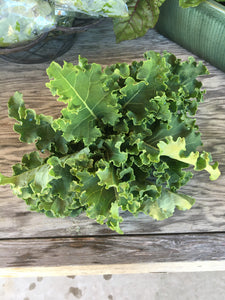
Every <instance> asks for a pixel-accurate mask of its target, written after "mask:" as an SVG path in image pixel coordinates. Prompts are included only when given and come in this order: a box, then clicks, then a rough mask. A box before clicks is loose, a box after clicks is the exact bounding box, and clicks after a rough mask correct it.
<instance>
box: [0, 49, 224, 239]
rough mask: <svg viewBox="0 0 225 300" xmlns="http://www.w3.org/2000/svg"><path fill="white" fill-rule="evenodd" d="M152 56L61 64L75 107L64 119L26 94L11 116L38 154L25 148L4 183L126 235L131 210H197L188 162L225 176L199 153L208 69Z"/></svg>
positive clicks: (60, 83)
mask: <svg viewBox="0 0 225 300" xmlns="http://www.w3.org/2000/svg"><path fill="white" fill-rule="evenodd" d="M144 57H145V60H143V61H140V62H136V61H134V62H132V63H131V64H130V65H128V64H126V63H117V64H114V65H111V66H108V67H106V68H105V69H104V70H102V67H101V66H100V65H99V64H96V63H92V64H88V61H87V60H86V59H85V58H82V57H79V62H78V64H77V65H73V64H72V63H67V62H64V65H63V67H61V66H60V65H59V64H57V63H56V62H52V63H51V65H50V66H49V68H48V69H47V74H48V76H49V78H50V82H49V83H47V87H48V88H49V89H50V91H51V92H52V94H53V95H54V96H58V99H57V100H58V101H62V102H64V103H65V104H66V107H65V108H63V109H62V111H61V116H60V117H59V118H58V119H53V118H52V117H50V116H46V115H43V114H36V113H35V111H34V110H32V109H27V108H26V107H25V104H24V101H23V96H22V94H21V93H19V92H16V93H15V94H14V96H12V97H11V98H10V100H9V103H8V108H9V116H10V117H11V118H14V119H15V120H16V121H17V122H16V124H15V125H14V130H15V131H16V132H18V133H19V134H20V140H21V141H23V142H26V143H35V144H36V147H37V151H34V152H31V153H28V154H25V155H24V157H23V159H22V162H21V163H18V164H16V165H14V166H13V172H14V173H13V175H12V176H11V177H6V176H4V175H2V174H0V184H1V185H5V184H10V185H11V188H12V189H13V191H14V193H15V194H16V195H17V196H18V197H20V198H22V199H24V200H25V201H26V203H27V204H28V205H29V206H30V208H31V210H33V211H37V212H43V213H46V215H47V216H54V217H65V216H78V215H79V214H80V213H81V212H86V215H87V216H88V217H89V218H93V219H95V220H96V221H97V222H98V223H100V224H104V223H105V224H106V225H107V226H108V227H109V228H111V229H112V230H115V231H117V232H118V233H122V230H121V229H120V226H119V224H120V222H122V221H123V219H122V217H121V215H120V212H121V210H123V211H126V210H128V211H129V212H131V213H132V214H133V215H135V216H136V215H138V214H139V213H140V212H143V213H145V214H147V215H149V216H151V217H152V218H154V219H156V220H163V219H165V218H168V217H170V216H172V215H173V213H174V211H175V209H176V208H177V209H179V210H186V209H190V208H191V207H192V205H193V204H194V201H195V200H194V199H193V198H192V197H191V196H188V195H184V194H182V193H179V192H178V190H179V188H180V187H181V186H183V185H185V184H186V183H187V182H188V181H189V179H190V178H191V177H192V176H193V174H192V172H191V171H190V170H189V169H188V170H187V168H188V167H189V166H192V167H193V168H194V170H196V171H201V170H205V171H207V172H208V173H209V175H210V179H211V180H216V179H217V178H218V177H219V175H220V171H219V169H218V163H217V162H216V163H214V164H212V159H211V155H210V154H209V153H207V152H202V153H199V152H198V151H197V148H198V146H200V145H202V142H201V138H200V132H199V130H198V126H197V125H196V123H195V119H194V118H193V116H194V115H195V113H196V110H197V107H198V104H199V103H200V102H202V100H203V95H204V91H202V90H201V82H199V81H197V80H196V77H198V76H199V75H204V74H207V72H208V71H207V69H206V67H205V66H203V64H202V63H199V64H197V63H196V62H195V60H194V59H193V58H189V60H188V61H185V62H181V60H179V59H177V58H176V57H175V56H174V55H173V54H170V53H167V52H165V53H164V54H162V55H160V54H159V53H156V52H153V51H149V52H146V53H145V55H144ZM41 152H45V153H46V155H47V154H48V156H47V157H46V158H43V157H42V155H40V153H41Z"/></svg>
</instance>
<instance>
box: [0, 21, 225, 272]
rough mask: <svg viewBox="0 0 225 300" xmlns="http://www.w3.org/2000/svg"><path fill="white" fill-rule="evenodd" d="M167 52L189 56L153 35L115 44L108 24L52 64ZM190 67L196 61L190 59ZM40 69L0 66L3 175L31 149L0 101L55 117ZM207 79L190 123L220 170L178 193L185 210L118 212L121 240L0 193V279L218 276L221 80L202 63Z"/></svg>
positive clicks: (223, 246)
mask: <svg viewBox="0 0 225 300" xmlns="http://www.w3.org/2000/svg"><path fill="white" fill-rule="evenodd" d="M150 49H152V50H156V51H159V52H162V51H164V50H167V51H170V52H173V53H174V54H175V55H176V56H178V57H179V58H181V59H186V58H187V57H188V56H190V55H193V54H191V53H190V52H188V51H186V50H185V49H183V48H181V47H179V46H178V45H176V44H175V43H173V42H171V41H169V40H168V39H166V38H164V37H163V36H161V35H159V34H158V33H157V32H156V31H154V30H150V31H149V32H148V33H147V34H146V36H145V37H143V38H139V39H137V40H135V41H126V42H122V43H120V44H116V43H115V38H114V34H113V30H112V23H111V22H110V21H108V20H106V21H104V22H102V23H100V24H98V25H97V26H96V27H95V28H92V29H90V30H88V31H87V32H84V33H81V34H79V35H78V36H77V37H76V40H75V44H74V47H73V48H72V49H71V50H70V51H69V52H67V53H66V54H65V55H64V56H63V57H60V58H59V59H57V61H58V62H60V63H61V62H62V61H63V60H67V61H70V62H73V63H77V57H78V55H79V54H81V55H82V56H83V57H87V58H88V60H89V62H94V61H95V62H97V63H100V64H102V65H103V66H105V65H107V64H111V63H116V62H131V61H132V60H140V59H142V55H143V53H144V52H145V51H147V50H150ZM195 58H196V59H197V60H198V61H199V60H200V59H199V58H197V57H195ZM48 65H49V64H48V63H44V64H37V65H22V64H14V63H8V62H6V61H4V60H2V59H0V105H1V109H0V170H1V172H2V173H3V174H4V175H8V176H9V175H10V174H11V166H12V165H13V164H15V163H16V162H19V161H20V159H21V158H22V155H23V154H24V153H25V152H28V151H30V150H31V149H33V146H32V145H31V146H30V145H29V146H27V145H26V144H23V143H21V142H19V141H18V135H17V134H16V133H14V132H13V124H14V121H13V120H12V119H9V118H8V115H7V102H8V99H9V97H10V96H11V95H13V93H14V92H15V91H20V92H22V93H23V94H24V99H25V102H26V103H27V105H28V107H30V108H34V109H35V110H36V111H37V112H38V113H45V114H47V115H53V116H54V117H57V116H58V115H59V111H60V105H61V104H60V103H57V102H56V101H55V99H54V97H52V96H51V95H50V92H49V90H48V89H47V88H45V83H46V82H47V81H48V77H47V75H46V72H45V70H46V68H47V67H48ZM206 65H207V67H208V69H209V71H210V75H208V76H205V77H204V78H202V82H203V85H204V86H203V87H204V88H205V89H206V90H207V94H206V96H205V102H204V103H203V104H201V105H200V109H199V111H198V113H197V118H198V119H197V123H198V125H199V127H200V131H201V132H202V140H203V142H204V145H205V150H206V151H208V152H211V153H212V155H213V158H214V161H215V160H218V161H219V163H220V170H221V173H222V175H221V177H220V178H219V179H218V180H217V181H215V182H211V181H210V180H209V179H208V174H207V173H206V172H202V173H198V175H197V176H194V178H193V179H192V180H191V181H190V182H189V184H188V185H187V186H186V187H185V188H183V189H182V190H183V191H184V192H187V193H188V194H189V195H191V196H193V197H195V198H196V204H195V205H194V207H193V208H192V209H191V210H190V211H186V212H178V211H177V212H176V213H175V215H174V217H172V218H170V219H168V220H165V221H161V222H156V221H154V220H152V219H150V217H147V216H144V215H139V216H138V217H137V218H134V217H132V216H131V215H130V214H127V213H124V214H123V217H124V223H123V225H122V229H123V231H124V232H125V234H124V235H123V236H121V235H117V234H116V233H114V232H112V231H110V230H109V229H107V228H106V227H104V226H101V225H98V224H97V223H95V222H94V221H92V220H89V219H88V218H87V217H86V216H85V215H82V216H80V217H78V218H74V219H73V218H65V219H51V218H47V217H46V216H45V215H41V214H38V213H35V212H30V211H28V210H27V206H26V204H25V203H24V202H23V200H21V199H18V198H16V197H15V196H13V194H12V191H11V190H10V187H9V186H4V187H1V188H0V275H1V276H36V275H39V276H40V275H46V276H47V275H74V274H104V273H146V272H169V271H170V272H173V271H175V272H179V271H202V270H225V74H224V73H223V72H221V71H219V70H218V69H216V68H215V67H213V66H211V65H209V64H208V63H206Z"/></svg>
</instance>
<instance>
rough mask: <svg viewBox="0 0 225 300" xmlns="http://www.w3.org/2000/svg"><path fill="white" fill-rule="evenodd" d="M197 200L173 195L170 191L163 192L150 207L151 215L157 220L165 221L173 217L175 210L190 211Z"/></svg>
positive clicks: (181, 195)
mask: <svg viewBox="0 0 225 300" xmlns="http://www.w3.org/2000/svg"><path fill="white" fill-rule="evenodd" d="M194 203H195V200H194V199H193V198H192V197H189V196H187V195H183V194H177V193H172V192H170V191H169V190H165V189H164V190H162V193H161V195H160V196H159V197H158V198H157V201H156V202H154V203H152V204H151V205H150V206H149V215H150V216H151V217H152V218H153V219H156V220H164V219H166V218H169V217H171V216H172V215H173V213H174V211H175V208H177V209H179V210H187V209H190V208H191V207H192V206H193V204H194Z"/></svg>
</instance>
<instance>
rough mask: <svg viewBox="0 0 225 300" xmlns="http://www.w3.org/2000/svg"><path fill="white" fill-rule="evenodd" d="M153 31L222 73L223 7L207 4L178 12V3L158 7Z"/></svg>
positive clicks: (224, 58)
mask: <svg viewBox="0 0 225 300" xmlns="http://www.w3.org/2000/svg"><path fill="white" fill-rule="evenodd" d="M156 29H157V31H158V32H159V33H161V34H163V35H165V36H166V37H168V38H169V39H171V40H173V41H174V42H176V43H177V44H179V45H181V46H183V47H184V48H186V49H187V50H189V51H191V52H193V53H194V54H196V55H198V56H199V57H201V58H203V59H205V60H206V61H208V62H209V63H211V64H212V65H214V66H216V67H218V68H220V69H221V70H223V71H224V72H225V6H223V5H222V4H219V3H217V2H215V1H212V0H207V1H205V2H203V3H202V4H200V5H199V6H197V7H192V8H181V7H179V5H178V0H167V1H166V2H165V3H164V4H163V6H162V7H161V12H160V17H159V21H158V23H157V26H156Z"/></svg>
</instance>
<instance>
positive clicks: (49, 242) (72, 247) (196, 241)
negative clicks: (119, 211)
mask: <svg viewBox="0 0 225 300" xmlns="http://www.w3.org/2000/svg"><path fill="white" fill-rule="evenodd" d="M224 247H225V233H213V234H195V235H193V234H184V235H183V234H180V235H159V236H154V235H140V236H119V237H118V236H117V237H110V236H107V237H78V238H51V239H48V238H46V239H15V240H1V241H0V249H1V252H0V275H1V276H4V275H7V276H10V275H11V276H15V274H16V273H20V272H21V273H22V274H24V273H26V270H27V272H28V273H29V270H32V268H34V269H33V270H34V271H35V268H36V267H38V268H42V269H39V271H41V272H42V275H43V274H45V270H46V272H47V273H48V272H49V271H51V270H54V268H56V269H55V270H58V272H59V273H58V274H57V275H61V273H60V271H61V270H62V272H63V270H64V268H67V267H68V269H67V272H73V273H74V274H77V273H79V274H80V273H82V272H84V273H85V274H88V273H89V272H90V273H95V274H97V273H99V272H100V273H103V272H104V273H106V272H107V273H111V272H115V270H116V272H117V273H126V272H128V271H129V272H130V271H131V270H132V268H134V269H135V271H136V272H138V271H139V272H151V271H159V270H160V271H161V272H163V271H164V272H166V271H168V270H173V271H179V268H180V267H181V266H182V262H188V263H192V264H189V265H187V270H188V271H191V268H193V269H192V271H193V270H197V269H199V270H202V268H203V269H204V264H201V263H205V267H206V265H207V263H208V262H210V263H209V264H208V265H210V266H213V264H212V262H215V263H216V264H215V266H217V268H220V270H221V268H223V270H225V251H224ZM218 262H220V263H221V264H218ZM173 263H175V265H174V266H173ZM57 267H58V268H57ZM141 267H142V268H143V270H142V269H141ZM30 268H31V269H30ZM51 268H52V269H51ZM126 268H127V269H126ZM212 269H213V267H212ZM37 270H38V269H37ZM37 270H36V271H35V272H37ZM64 271H65V270H64ZM182 271H185V264H184V265H183V266H182ZM4 272H5V273H4ZM10 272H11V273H10ZM74 274H73V275H74ZM39 275H40V274H39ZM67 275H68V274H67Z"/></svg>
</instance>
